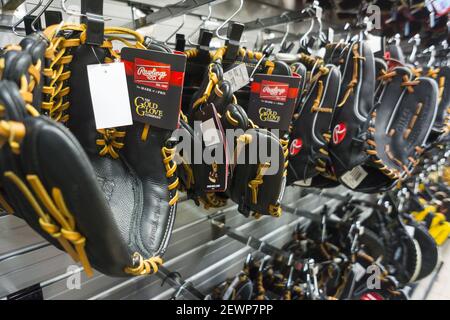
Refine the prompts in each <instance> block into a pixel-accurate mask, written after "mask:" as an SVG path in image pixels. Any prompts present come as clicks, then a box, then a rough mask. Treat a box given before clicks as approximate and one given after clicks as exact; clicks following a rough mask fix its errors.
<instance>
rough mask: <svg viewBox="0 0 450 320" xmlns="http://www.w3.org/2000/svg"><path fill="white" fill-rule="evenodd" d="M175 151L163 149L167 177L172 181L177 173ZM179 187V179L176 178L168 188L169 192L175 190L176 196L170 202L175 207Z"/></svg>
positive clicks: (173, 149)
mask: <svg viewBox="0 0 450 320" xmlns="http://www.w3.org/2000/svg"><path fill="white" fill-rule="evenodd" d="M175 151H176V148H167V147H163V148H162V149H161V153H162V156H163V163H164V167H165V168H166V177H167V178H169V179H171V178H173V177H174V174H175V172H176V171H177V164H176V163H175V162H174V161H173V159H174V158H175ZM178 185H179V179H178V177H176V178H175V180H174V181H173V182H172V183H170V184H169V186H168V187H167V188H168V190H169V191H172V192H173V191H174V190H175V195H173V196H171V199H170V201H169V205H170V206H173V205H175V204H176V203H177V201H178V198H179V194H178V189H177V188H178Z"/></svg>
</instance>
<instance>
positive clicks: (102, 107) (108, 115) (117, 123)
mask: <svg viewBox="0 0 450 320" xmlns="http://www.w3.org/2000/svg"><path fill="white" fill-rule="evenodd" d="M87 71H88V80H89V89H90V92H91V99H92V106H93V108H94V117H95V126H96V128H97V129H104V128H113V127H121V126H128V125H131V124H133V120H132V116H131V108H130V100H129V96H128V88H127V79H126V75H125V67H124V64H123V63H107V64H93V65H88V66H87Z"/></svg>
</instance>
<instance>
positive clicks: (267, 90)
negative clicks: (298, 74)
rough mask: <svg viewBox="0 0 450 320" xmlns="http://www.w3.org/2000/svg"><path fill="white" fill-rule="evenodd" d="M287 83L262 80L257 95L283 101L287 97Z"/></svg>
mask: <svg viewBox="0 0 450 320" xmlns="http://www.w3.org/2000/svg"><path fill="white" fill-rule="evenodd" d="M288 91H289V85H288V84H285V83H281V82H272V81H263V82H262V83H261V92H260V94H259V97H260V98H261V99H266V100H274V101H282V102H285V101H286V99H287V97H288Z"/></svg>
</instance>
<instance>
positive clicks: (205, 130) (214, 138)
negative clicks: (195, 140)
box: [200, 118, 220, 147]
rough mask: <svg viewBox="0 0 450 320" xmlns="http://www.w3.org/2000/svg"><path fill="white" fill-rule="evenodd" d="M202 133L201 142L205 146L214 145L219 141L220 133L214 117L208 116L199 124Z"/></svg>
mask: <svg viewBox="0 0 450 320" xmlns="http://www.w3.org/2000/svg"><path fill="white" fill-rule="evenodd" d="M200 128H201V130H202V134H203V142H204V143H205V146H206V147H210V146H214V145H216V144H219V143H220V133H219V131H218V129H217V128H216V124H215V122H214V118H210V119H209V120H206V121H205V122H202V123H201V124H200Z"/></svg>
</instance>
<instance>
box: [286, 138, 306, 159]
mask: <svg viewBox="0 0 450 320" xmlns="http://www.w3.org/2000/svg"><path fill="white" fill-rule="evenodd" d="M302 147H303V141H302V139H300V138H297V139H294V140H293V141H292V144H291V147H290V148H289V153H290V154H291V156H295V155H297V154H298V153H299V152H300V150H301V149H302Z"/></svg>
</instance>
